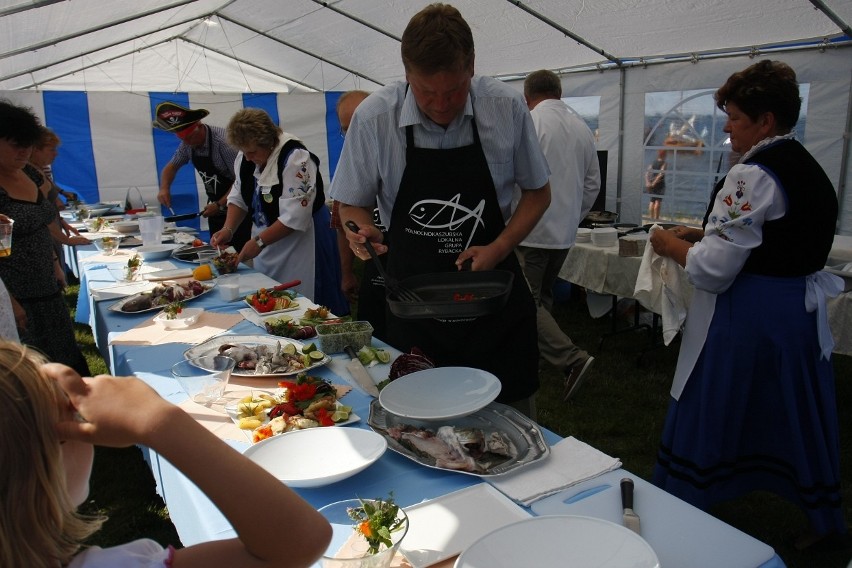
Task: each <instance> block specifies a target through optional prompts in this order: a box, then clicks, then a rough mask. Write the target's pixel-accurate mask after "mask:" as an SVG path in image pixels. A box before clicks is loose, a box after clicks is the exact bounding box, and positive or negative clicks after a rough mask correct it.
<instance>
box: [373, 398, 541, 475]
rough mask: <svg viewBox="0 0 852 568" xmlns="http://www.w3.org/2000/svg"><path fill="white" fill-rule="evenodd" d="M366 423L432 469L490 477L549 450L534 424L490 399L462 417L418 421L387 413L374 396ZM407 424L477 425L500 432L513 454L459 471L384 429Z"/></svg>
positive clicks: (428, 426)
mask: <svg viewBox="0 0 852 568" xmlns="http://www.w3.org/2000/svg"><path fill="white" fill-rule="evenodd" d="M367 424H369V426H370V428H372V429H373V430H375V431H376V432H378V433H379V434H381V435H382V436H384V437H385V439H386V440H387V441H388V448H390V449H391V450H393V451H395V452H396V453H398V454H401V455H403V456H405V457H407V458H409V459H411V460H413V461H415V462H417V463H419V464H422V465H425V466H426V467H431V468H434V469H442V470H446V471H458V472H459V473H465V474H468V475H475V476H477V477H491V476H495V475H501V474H504V473H508V472H510V471H514V470H516V469H519V468H521V467H524V466H526V465H529V464H531V463H534V462H536V461H538V460H540V459H542V458H544V457H546V456H548V455H549V454H550V446H548V445H547V443H546V442H545V441H544V436H543V435H542V433H541V430H540V429H539V427H538V425H537V424H536V423H535V422H533V421H532V420H530V419H529V418H527V417H526V416H524V415H523V414H521V413H520V412H518V411H517V410H515V409H514V408H512V407H511V406H506V405H505V404H500V403H498V402H492V403H491V404H489V405H488V406H486V407H485V408H483V409H482V410H479V411H477V412H474V413H473V414H469V415H467V416H465V417H463V418H455V419H452V420H448V421H447V422H446V423H442V422H435V421H432V420H430V421H422V420H412V419H409V418H403V417H401V416H397V415H395V414H391V413H390V412H388V411H387V410H385V409H384V408H382V405H381V404H380V403H379V401H378V399H376V400H373V402H372V403H371V404H370V417H369V418H368V419H367ZM406 424H407V425H410V426H414V427H416V428H424V429H428V430H432V431H435V430H437V429H438V428H439V427H441V426H454V427H457V428H479V429H480V430H482V431H483V432H484V433H485V434H488V433H490V432H493V431H495V430H496V431H499V432H500V433H502V434H504V435H505V436H506V437H507V438H509V440H511V442H512V443H513V444H514V445H515V449H516V450H517V451H518V455H517V457H515V458H514V459H511V458H510V459H508V460H507V461H505V462H502V463H499V464H497V465H494V466H492V467H490V468H488V469H487V470H486V471H485V472H484V473H482V472H471V471H460V470H456V469H447V468H443V467H438V466H436V465H435V460H434V459H432V458H429V457H425V456H422V455H420V454H417V453H415V452H413V451H412V450H410V449H408V448H407V447H405V446H403V445H402V444H400V443H399V442H398V441H397V440H395V439H394V438H393V437H392V436H391V435H390V434H388V433H387V431H386V430H387V429H388V428H391V427H393V426H402V425H406Z"/></svg>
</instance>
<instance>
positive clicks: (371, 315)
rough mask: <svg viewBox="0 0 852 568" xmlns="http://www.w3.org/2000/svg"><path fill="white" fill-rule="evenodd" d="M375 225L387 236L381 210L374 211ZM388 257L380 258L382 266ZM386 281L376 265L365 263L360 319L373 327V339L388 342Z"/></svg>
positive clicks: (359, 292)
mask: <svg viewBox="0 0 852 568" xmlns="http://www.w3.org/2000/svg"><path fill="white" fill-rule="evenodd" d="M373 223H374V224H375V225H376V227H377V228H378V229H379V230H380V231H381V232H382V233H383V234H385V235H386V233H387V229H386V228H385V227H384V225H382V221H381V217H380V215H379V208H378V207H376V208H374V209H373ZM387 256H388V255H386V254H383V255H381V256H380V257H379V262H381V263H382V265H387ZM386 307H387V302H386V301H385V279H384V278H382V275H381V274H379V269H378V268H376V263H375V262H373V261H372V260H368V261H367V262H365V263H364V274H363V276H362V277H361V286H360V288H359V289H358V319H362V320H367V321H369V322H370V323H371V324H372V326H373V337H377V338H379V339H381V340H382V341H387V340H388V334H387V322H386V321H385V309H386Z"/></svg>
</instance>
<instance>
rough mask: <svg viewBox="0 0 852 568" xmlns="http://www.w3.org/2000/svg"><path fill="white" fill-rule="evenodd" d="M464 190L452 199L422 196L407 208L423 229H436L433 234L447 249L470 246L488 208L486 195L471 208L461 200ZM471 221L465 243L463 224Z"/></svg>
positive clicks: (458, 250)
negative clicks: (422, 197) (425, 197)
mask: <svg viewBox="0 0 852 568" xmlns="http://www.w3.org/2000/svg"><path fill="white" fill-rule="evenodd" d="M460 200H461V194H460V193H457V194H456V195H454V196H453V197H452V198H451V199H450V200H448V201H447V200H442V199H422V200H420V201H417V202H416V203H414V205H412V206H411V209H409V211H408V215H409V217H410V218H411V220H412V221H414V223H415V224H416V225H418V226H420V227H421V228H423V229H427V230H429V231H434V236H435V237H436V238H437V240H438V242H439V243H440V244H442V245H443V246H442V250H443V251H444V252H448V253H450V252H455V253H458V252H461V251H463V250H465V249H466V248H468V247H470V243H471V241H472V240H473V236H474V234H475V233H476V230H477V228H479V227H484V226H485V222H484V220H483V218H482V216H483V212H484V211H485V199H481V200H480V201H479V203H478V204H477V205H476V207H475V208H473V209H470V208H468V207H465V206H464V205H462V204H461V203H460ZM468 222H470V225H471V226H470V232H469V233H468V236H467V241H465V242H464V244H462V241H463V238H464V232H463V231H462V226H463V225H464V224H465V223H468Z"/></svg>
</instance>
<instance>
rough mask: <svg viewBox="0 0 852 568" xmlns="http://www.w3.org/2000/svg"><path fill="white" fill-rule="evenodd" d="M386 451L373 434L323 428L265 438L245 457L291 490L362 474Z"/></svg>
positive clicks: (246, 452) (382, 439)
mask: <svg viewBox="0 0 852 568" xmlns="http://www.w3.org/2000/svg"><path fill="white" fill-rule="evenodd" d="M387 447H388V443H387V441H386V440H385V439H384V437H382V436H381V435H380V434H377V433H375V432H373V431H372V430H364V429H362V428H351V427H345V426H323V427H319V428H309V429H307V430H294V431H293V432H287V433H285V434H281V435H279V436H273V437H272V438H267V439H266V440H263V441H262V442H258V443H257V444H255V445H253V446H251V447H250V448H249V449H247V450H246V451H245V454H244V455H245V456H246V457H247V458H249V459H250V460H251V461H253V462H255V463H256V464H258V465H259V466H260V467H262V468H263V469H265V470H266V471H268V472H269V473H271V474H272V475H274V476H275V477H276V479H278V480H280V481H282V482H284V483H285V484H287V485H289V486H290V487H319V486H322V485H328V484H329V483H335V482H337V481H340V480H343V479H346V478H347V477H351V476H353V475H355V474H356V473H359V472H360V471H363V470H364V469H366V468H367V467H369V466H370V465H372V464H373V463H374V462H375V461H376V460H378V459H379V458H380V457H382V454H384V453H385V450H387Z"/></svg>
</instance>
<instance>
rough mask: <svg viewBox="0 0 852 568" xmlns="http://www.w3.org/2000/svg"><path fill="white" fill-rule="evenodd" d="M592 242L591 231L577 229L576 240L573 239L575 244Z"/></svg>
mask: <svg viewBox="0 0 852 568" xmlns="http://www.w3.org/2000/svg"><path fill="white" fill-rule="evenodd" d="M591 241H592V230H591V229H586V228H583V227H580V228H579V229H577V238H576V239H574V242H576V243H588V242H591Z"/></svg>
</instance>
